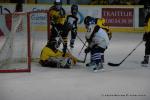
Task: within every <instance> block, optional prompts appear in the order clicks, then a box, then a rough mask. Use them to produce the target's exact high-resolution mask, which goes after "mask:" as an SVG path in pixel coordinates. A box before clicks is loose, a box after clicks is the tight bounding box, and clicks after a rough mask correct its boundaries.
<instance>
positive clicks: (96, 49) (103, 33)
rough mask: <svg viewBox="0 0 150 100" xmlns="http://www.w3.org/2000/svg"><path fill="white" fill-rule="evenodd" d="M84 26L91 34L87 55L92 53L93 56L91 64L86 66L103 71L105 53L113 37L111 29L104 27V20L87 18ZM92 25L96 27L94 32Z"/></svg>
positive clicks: (88, 40) (88, 38) (87, 37)
mask: <svg viewBox="0 0 150 100" xmlns="http://www.w3.org/2000/svg"><path fill="white" fill-rule="evenodd" d="M84 24H85V27H86V29H87V31H88V33H89V34H90V33H91V34H90V35H89V34H87V36H86V41H87V42H88V47H87V48H86V49H85V53H89V52H90V54H91V62H90V63H88V64H86V66H87V67H90V68H91V69H92V70H94V71H96V70H100V69H103V62H104V51H105V50H106V49H107V47H108V44H109V40H110V39H111V37H112V34H111V32H110V29H109V27H108V26H105V25H104V24H105V19H104V18H93V17H90V16H87V17H86V18H85V20H84ZM92 25H94V29H93V31H91V30H92V29H91V26H92Z"/></svg>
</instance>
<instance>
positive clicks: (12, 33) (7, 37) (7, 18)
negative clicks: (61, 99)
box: [0, 11, 50, 72]
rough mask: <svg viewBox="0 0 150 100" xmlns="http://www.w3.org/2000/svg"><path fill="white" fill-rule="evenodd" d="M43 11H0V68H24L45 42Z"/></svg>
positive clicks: (27, 68) (46, 24)
mask: <svg viewBox="0 0 150 100" xmlns="http://www.w3.org/2000/svg"><path fill="white" fill-rule="evenodd" d="M48 16H49V15H48V12H46V11H39V12H38V11H37V12H29V13H15V14H9V15H0V21H1V24H0V32H1V34H2V35H0V72H26V71H27V72H28V71H31V62H32V61H35V60H37V61H38V58H39V56H40V52H41V49H42V47H43V46H44V45H45V44H46V42H47V34H50V33H49V32H50V31H49V28H50V25H49V19H48V18H49V17H48Z"/></svg>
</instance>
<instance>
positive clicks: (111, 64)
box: [108, 62, 120, 67]
mask: <svg viewBox="0 0 150 100" xmlns="http://www.w3.org/2000/svg"><path fill="white" fill-rule="evenodd" d="M108 65H109V66H114V67H115V66H119V65H120V63H119V64H114V63H110V62H109V63H108Z"/></svg>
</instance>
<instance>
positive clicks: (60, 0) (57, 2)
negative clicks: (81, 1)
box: [54, 0, 62, 5]
mask: <svg viewBox="0 0 150 100" xmlns="http://www.w3.org/2000/svg"><path fill="white" fill-rule="evenodd" d="M61 4H62V0H55V1H54V5H61Z"/></svg>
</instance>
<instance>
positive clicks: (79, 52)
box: [78, 41, 86, 56]
mask: <svg viewBox="0 0 150 100" xmlns="http://www.w3.org/2000/svg"><path fill="white" fill-rule="evenodd" d="M85 45H86V41H85V43H84V44H83V46H82V48H81V50H80V52H79V54H78V55H79V56H80V54H81V52H82V50H83V48H84V46H85Z"/></svg>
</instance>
